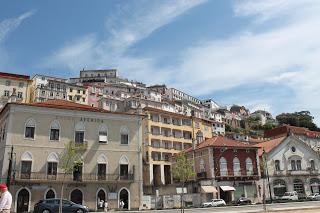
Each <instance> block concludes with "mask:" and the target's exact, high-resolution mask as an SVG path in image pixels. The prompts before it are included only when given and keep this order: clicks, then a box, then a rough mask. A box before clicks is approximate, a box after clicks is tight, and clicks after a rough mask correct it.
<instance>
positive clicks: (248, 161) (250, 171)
mask: <svg viewBox="0 0 320 213" xmlns="http://www.w3.org/2000/svg"><path fill="white" fill-rule="evenodd" d="M246 170H247V175H253V164H252V160H251V158H247V159H246Z"/></svg>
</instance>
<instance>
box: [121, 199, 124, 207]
mask: <svg viewBox="0 0 320 213" xmlns="http://www.w3.org/2000/svg"><path fill="white" fill-rule="evenodd" d="M121 206H122V207H121V209H123V208H124V202H123V200H121Z"/></svg>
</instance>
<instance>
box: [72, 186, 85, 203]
mask: <svg viewBox="0 0 320 213" xmlns="http://www.w3.org/2000/svg"><path fill="white" fill-rule="evenodd" d="M70 199H71V201H72V202H74V203H76V204H81V205H82V201H83V195H82V192H81V191H80V190H79V189H75V190H73V191H72V192H71V196H70Z"/></svg>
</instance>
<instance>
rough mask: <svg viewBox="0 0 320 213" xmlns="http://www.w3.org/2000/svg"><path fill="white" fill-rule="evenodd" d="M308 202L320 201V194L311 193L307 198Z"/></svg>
mask: <svg viewBox="0 0 320 213" xmlns="http://www.w3.org/2000/svg"><path fill="white" fill-rule="evenodd" d="M307 199H309V200H320V194H319V193H312V194H311V195H309V196H308V197H307Z"/></svg>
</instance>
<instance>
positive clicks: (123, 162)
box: [119, 155, 129, 180]
mask: <svg viewBox="0 0 320 213" xmlns="http://www.w3.org/2000/svg"><path fill="white" fill-rule="evenodd" d="M119 168H120V178H121V179H123V180H127V179H128V177H129V160H128V158H127V156H125V155H123V156H122V157H121V158H120V161H119Z"/></svg>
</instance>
